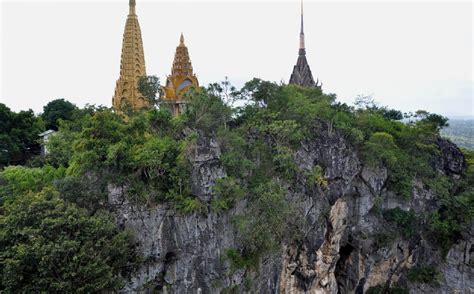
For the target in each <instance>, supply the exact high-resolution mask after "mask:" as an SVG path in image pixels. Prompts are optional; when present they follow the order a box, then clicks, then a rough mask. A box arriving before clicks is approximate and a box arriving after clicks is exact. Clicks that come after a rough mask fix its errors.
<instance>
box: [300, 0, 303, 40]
mask: <svg viewBox="0 0 474 294" xmlns="http://www.w3.org/2000/svg"><path fill="white" fill-rule="evenodd" d="M300 49H304V26H303V0H301V31H300Z"/></svg>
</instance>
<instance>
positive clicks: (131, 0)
mask: <svg viewBox="0 0 474 294" xmlns="http://www.w3.org/2000/svg"><path fill="white" fill-rule="evenodd" d="M136 5H137V3H136V2H135V0H129V2H128V6H129V13H128V14H130V15H135V6H136Z"/></svg>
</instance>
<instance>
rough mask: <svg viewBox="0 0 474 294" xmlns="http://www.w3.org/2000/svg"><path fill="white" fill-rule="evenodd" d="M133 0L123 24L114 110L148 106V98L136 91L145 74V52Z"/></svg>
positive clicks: (130, 2) (130, 0)
mask: <svg viewBox="0 0 474 294" xmlns="http://www.w3.org/2000/svg"><path fill="white" fill-rule="evenodd" d="M135 5H136V3H135V0H129V14H128V17H127V22H126V24H125V31H124V33H123V43H122V59H121V63H120V77H119V79H118V80H117V83H116V86H115V94H114V96H113V98H112V105H113V107H114V109H115V110H116V111H121V110H122V108H124V107H130V108H131V109H133V110H139V109H141V108H144V107H148V106H149V102H148V100H147V99H146V98H145V97H144V96H143V95H142V94H141V93H140V91H138V81H139V79H140V78H141V77H142V76H145V75H146V69H145V53H144V51H143V42H142V34H141V31H140V24H139V23H138V17H137V15H136V14H135Z"/></svg>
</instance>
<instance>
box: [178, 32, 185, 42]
mask: <svg viewBox="0 0 474 294" xmlns="http://www.w3.org/2000/svg"><path fill="white" fill-rule="evenodd" d="M179 44H180V45H184V36H183V33H181V37H179Z"/></svg>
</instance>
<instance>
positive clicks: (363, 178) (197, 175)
mask: <svg viewBox="0 0 474 294" xmlns="http://www.w3.org/2000/svg"><path fill="white" fill-rule="evenodd" d="M438 146H439V149H440V154H441V155H440V157H439V160H438V161H437V162H435V163H433V164H434V165H435V166H436V167H437V168H438V169H439V170H440V172H443V173H445V174H448V175H450V176H451V177H452V180H453V181H454V180H456V178H458V177H459V176H460V175H461V174H462V172H463V169H464V168H465V163H464V158H463V156H462V154H461V153H460V151H459V149H458V148H457V147H456V146H454V145H453V144H451V143H449V142H447V141H444V140H441V139H440V140H439V142H438ZM195 151H196V152H195V153H194V155H193V156H192V158H190V160H191V163H192V190H193V194H194V195H196V196H197V197H199V198H200V199H201V200H202V201H204V202H208V201H209V200H210V199H211V198H212V192H211V191H212V189H211V187H212V186H213V184H214V182H215V180H216V179H218V178H221V177H224V176H225V175H226V171H225V169H224V167H223V166H222V164H221V163H220V156H221V150H220V146H219V144H218V143H217V142H216V141H215V140H213V139H210V138H206V137H201V138H200V139H199V140H198V142H197V147H196V150H195ZM294 161H295V163H296V164H297V165H298V166H299V168H300V169H302V170H308V171H310V170H311V169H312V168H313V167H314V166H315V165H320V166H324V172H325V174H324V176H325V178H326V179H327V186H326V187H324V188H314V189H308V188H307V185H305V183H304V181H305V179H304V178H301V179H298V181H297V182H298V184H296V185H293V186H290V187H289V188H288V193H287V198H288V200H289V201H290V202H291V203H294V204H295V205H296V207H297V208H298V213H299V214H300V215H301V217H302V218H303V219H304V224H303V228H302V230H303V236H304V237H303V239H302V241H301V242H286V243H284V244H281V250H280V251H278V252H276V253H273V254H270V255H269V256H266V257H265V258H263V260H261V261H260V263H259V265H258V268H257V269H254V270H251V271H247V272H246V271H245V270H239V269H234V268H232V267H231V264H230V262H229V261H228V260H227V259H226V258H225V254H224V252H225V250H226V249H228V248H233V247H237V246H238V240H237V238H236V234H235V228H234V226H233V224H232V218H233V217H234V216H235V215H237V214H239V213H240V212H241V211H242V210H244V209H245V207H246V203H245V201H241V202H239V203H237V204H236V205H235V206H234V207H233V208H232V209H230V210H228V211H226V212H224V213H220V214H216V213H213V212H209V213H205V214H197V213H196V214H193V215H183V214H181V213H178V212H176V211H175V210H173V209H171V208H170V207H169V206H167V205H165V204H162V205H157V206H154V207H143V206H138V205H132V204H131V203H129V202H128V201H127V200H126V197H125V195H124V192H123V191H122V190H121V189H119V188H116V187H112V186H111V187H110V188H109V190H110V193H109V194H110V195H109V202H110V203H111V204H112V206H113V207H114V210H115V212H116V215H117V220H118V222H119V224H121V225H122V226H124V227H127V228H131V229H132V230H133V231H134V232H135V234H136V237H137V244H138V246H139V250H140V252H141V253H142V254H143V256H144V258H145V260H144V263H143V266H142V267H141V268H140V270H139V271H138V272H136V273H135V274H134V275H133V277H132V278H131V279H130V280H129V281H128V283H127V284H126V285H125V287H124V288H123V291H122V292H123V293H135V292H143V293H157V292H158V293H221V292H225V291H232V290H233V291H234V292H248V293H364V292H366V291H367V290H368V289H369V288H370V287H375V286H378V285H385V286H387V287H389V286H392V285H396V284H403V285H405V287H406V288H407V289H409V291H410V293H472V292H473V291H474V269H473V267H472V261H471V258H473V257H474V256H473V252H474V247H473V241H474V228H473V227H471V230H470V231H468V232H466V233H465V234H464V236H462V238H461V240H460V241H458V242H457V243H456V244H455V245H454V246H453V247H452V248H451V249H450V250H449V252H448V254H447V256H446V258H444V257H443V256H442V254H441V253H440V251H439V250H437V249H435V248H433V246H432V245H430V243H429V242H428V241H427V240H425V239H424V238H423V237H422V236H419V237H418V238H415V239H413V238H412V239H411V241H406V240H403V239H401V238H397V239H396V240H394V241H393V242H391V243H389V244H388V245H386V246H376V245H375V240H374V235H375V234H376V233H378V232H383V231H384V229H385V228H384V225H383V223H382V221H381V220H380V218H379V217H377V215H376V214H375V213H374V209H375V208H376V206H377V207H378V208H381V209H388V208H395V207H399V208H401V209H403V210H412V211H415V212H416V213H423V212H427V211H430V210H433V209H436V208H437V207H438V205H439V204H438V203H437V199H436V195H434V193H432V191H429V190H425V189H424V188H423V187H422V186H420V185H417V181H416V179H414V188H413V191H414V193H413V195H414V196H413V197H412V199H411V200H403V199H399V197H398V196H395V194H394V193H393V192H391V191H389V190H388V188H387V185H386V181H387V171H386V170H385V168H383V167H379V168H370V167H367V166H364V165H363V164H362V162H361V160H360V159H359V156H358V154H357V152H356V151H355V149H354V148H352V147H351V146H350V145H349V144H348V143H347V142H346V141H345V140H344V139H343V137H342V136H340V135H338V134H337V132H334V131H329V130H324V129H323V130H322V131H321V132H320V135H318V137H317V138H316V139H314V140H308V141H303V142H301V144H300V147H299V149H298V151H297V152H296V154H295V156H294ZM418 264H430V265H434V266H435V267H436V268H437V270H438V271H439V272H440V273H441V278H440V280H439V283H438V284H437V285H427V284H420V283H412V282H410V281H408V280H407V277H406V272H407V270H408V269H409V268H412V267H414V266H416V265H418ZM249 277H250V279H249Z"/></svg>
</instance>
